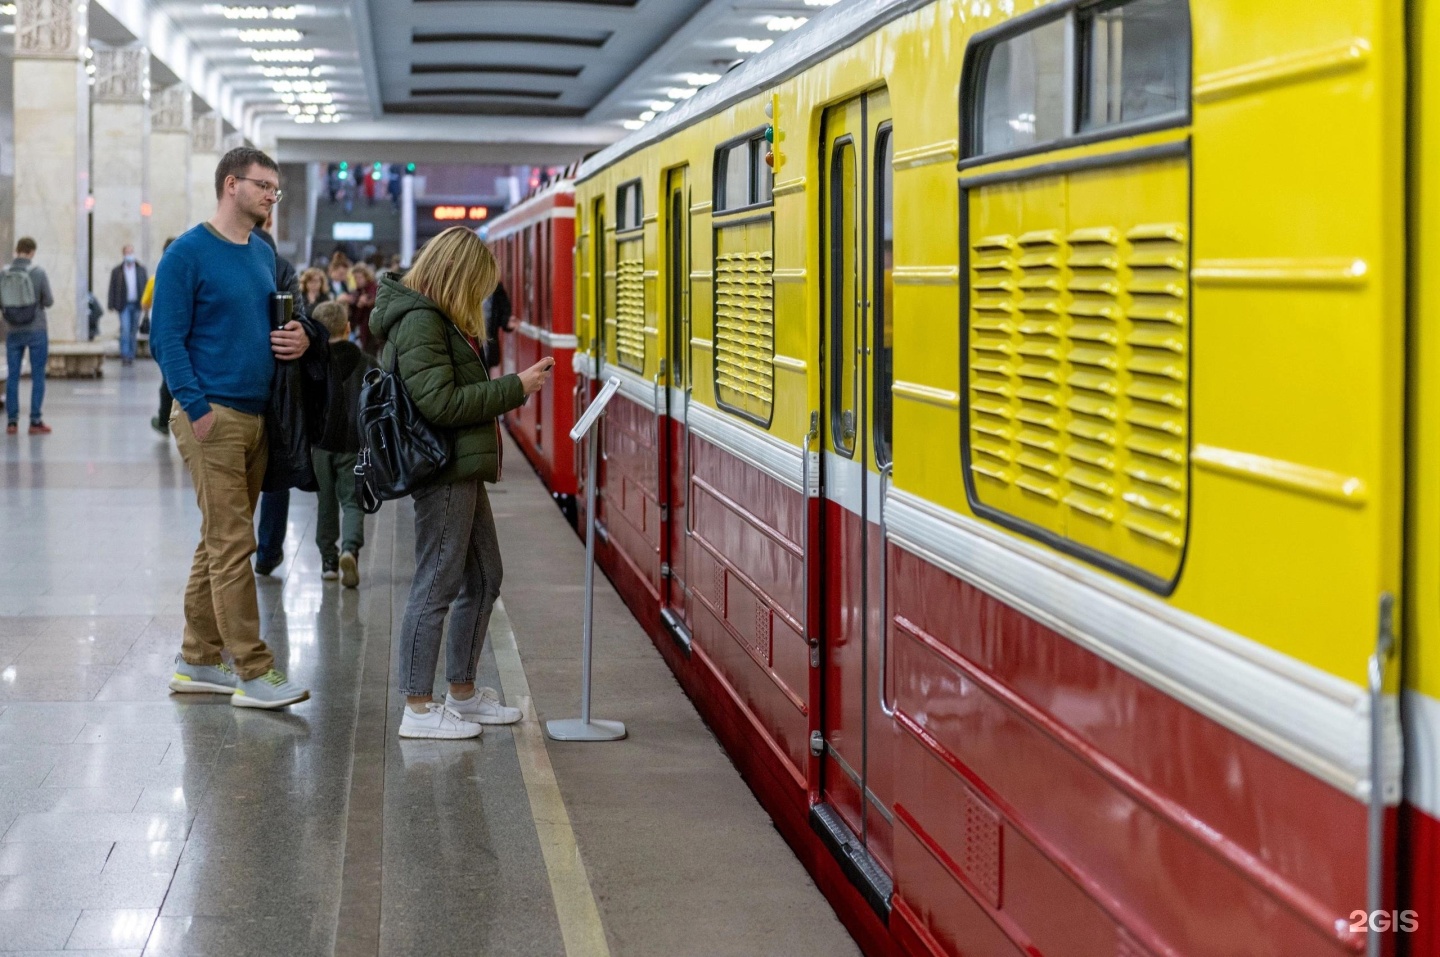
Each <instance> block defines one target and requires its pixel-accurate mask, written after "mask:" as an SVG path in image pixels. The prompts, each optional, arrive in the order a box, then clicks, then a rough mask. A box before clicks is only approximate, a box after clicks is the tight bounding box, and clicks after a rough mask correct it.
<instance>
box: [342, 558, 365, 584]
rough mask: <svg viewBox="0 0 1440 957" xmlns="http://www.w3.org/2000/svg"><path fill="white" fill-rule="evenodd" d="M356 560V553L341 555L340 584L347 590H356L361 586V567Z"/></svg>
mask: <svg viewBox="0 0 1440 957" xmlns="http://www.w3.org/2000/svg"><path fill="white" fill-rule="evenodd" d="M356 558H357V556H356V554H355V553H354V552H342V553H341V555H340V584H342V585H344V586H345V587H346V588H355V587H356V586H358V585H359V584H360V566H359V565H358V564H357V562H356Z"/></svg>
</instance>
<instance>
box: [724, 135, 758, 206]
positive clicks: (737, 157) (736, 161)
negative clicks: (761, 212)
mask: <svg viewBox="0 0 1440 957" xmlns="http://www.w3.org/2000/svg"><path fill="white" fill-rule="evenodd" d="M722 156H723V158H722V160H721V162H720V170H721V172H722V175H723V178H722V179H721V180H720V195H719V196H718V197H716V203H715V208H716V210H717V211H719V210H725V209H737V208H739V207H741V206H748V205H750V171H751V168H752V164H753V160H752V159H751V147H750V144H749V143H740V144H738V145H736V146H732V147H730V148H729V149H727V150H725V151H724V152H723V154H722Z"/></svg>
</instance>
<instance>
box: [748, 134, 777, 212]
mask: <svg viewBox="0 0 1440 957" xmlns="http://www.w3.org/2000/svg"><path fill="white" fill-rule="evenodd" d="M750 145H751V149H752V151H753V152H752V154H751V155H753V156H754V157H755V198H754V202H757V203H768V202H770V201H771V200H773V199H774V198H775V170H773V169H771V168H770V167H769V166H768V165H766V163H765V146H766V143H765V141H764V140H763V139H761V140H751V141H750Z"/></svg>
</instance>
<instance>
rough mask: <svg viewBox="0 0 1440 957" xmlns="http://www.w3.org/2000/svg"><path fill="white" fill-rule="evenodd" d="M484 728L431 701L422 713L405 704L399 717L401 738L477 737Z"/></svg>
mask: <svg viewBox="0 0 1440 957" xmlns="http://www.w3.org/2000/svg"><path fill="white" fill-rule="evenodd" d="M484 730H485V729H484V728H482V727H480V726H479V725H478V724H471V723H470V722H469V721H466V720H464V719H463V718H461V717H460V716H459V715H458V714H456V713H455V712H454V711H451V710H450V709H449V708H447V707H445V706H444V705H441V704H436V703H435V702H433V701H432V702H430V703H429V704H427V705H426V706H425V713H424V714H416V713H415V712H414V711H412V710H411V708H410V706H409V705H408V704H407V705H406V706H405V716H404V717H402V718H401V719H400V737H402V738H478V737H480V734H481V732H483V731H484Z"/></svg>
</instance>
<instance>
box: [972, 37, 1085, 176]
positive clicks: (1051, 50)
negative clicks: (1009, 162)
mask: <svg viewBox="0 0 1440 957" xmlns="http://www.w3.org/2000/svg"><path fill="white" fill-rule="evenodd" d="M1066 33H1067V21H1066V20H1063V19H1061V20H1052V21H1050V22H1049V23H1046V24H1043V25H1041V26H1039V27H1036V28H1034V29H1032V30H1029V31H1027V32H1025V33H1022V34H1020V35H1018V36H1013V37H1010V38H1009V39H1006V40H1001V41H1000V42H998V43H995V44H994V45H993V46H991V47H989V48H988V50H986V51H985V53H984V60H983V65H982V66H981V74H980V77H981V79H980V87H979V92H978V96H979V106H980V110H979V113H980V129H979V130H978V133H979V142H977V143H975V144H973V145H974V147H975V149H974V152H975V153H977V154H978V153H1008V152H1011V151H1013V150H1021V149H1025V148H1027V147H1030V146H1035V145H1037V144H1042V143H1047V142H1049V141H1051V140H1058V139H1060V138H1062V137H1063V136H1065V135H1066V133H1067V132H1068V131H1067V129H1066V126H1067V122H1066V116H1065V94H1066V90H1067V88H1068V87H1069V86H1070V84H1069V82H1068V81H1067V78H1066V48H1067V43H1066Z"/></svg>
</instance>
